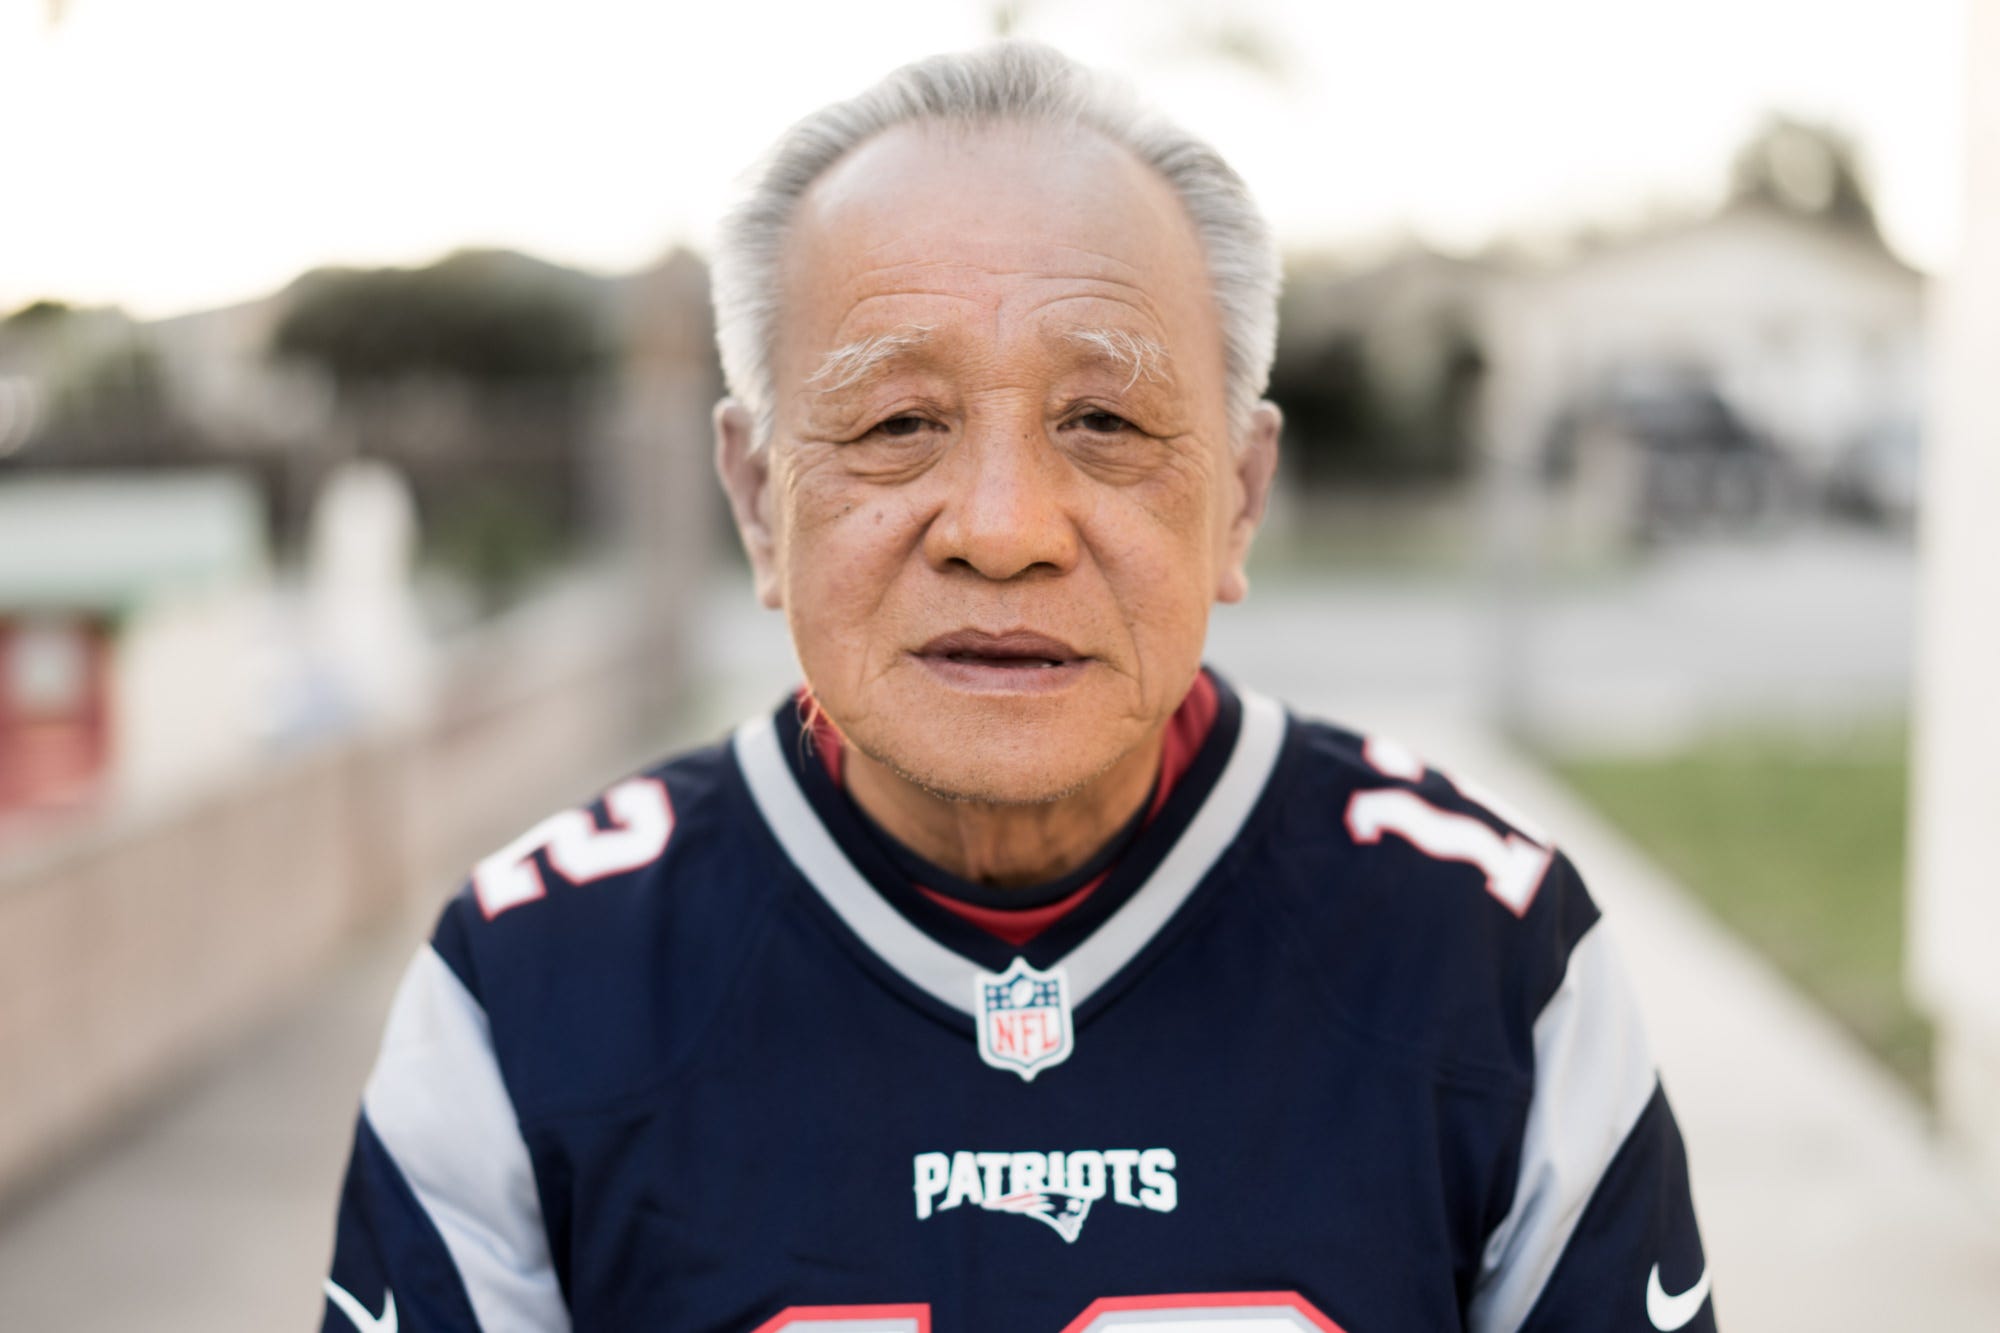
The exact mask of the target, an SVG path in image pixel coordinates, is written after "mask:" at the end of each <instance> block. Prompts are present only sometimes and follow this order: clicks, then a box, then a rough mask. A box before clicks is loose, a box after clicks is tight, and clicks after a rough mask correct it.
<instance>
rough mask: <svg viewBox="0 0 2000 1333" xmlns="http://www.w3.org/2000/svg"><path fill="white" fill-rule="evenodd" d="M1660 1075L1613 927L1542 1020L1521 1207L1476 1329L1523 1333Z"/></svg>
mask: <svg viewBox="0 0 2000 1333" xmlns="http://www.w3.org/2000/svg"><path fill="white" fill-rule="evenodd" d="M1658 1082H1659V1076H1658V1074H1657V1073H1656V1072H1655V1070H1654V1067H1653V1059H1652V1056H1651V1054H1650V1053H1649V1052H1648V1050H1647V1047H1646V1037H1645V1031H1644V1028H1643V1026H1642V1025H1641V1023H1640V1021H1639V1009H1638V1003H1637V1001H1636V999H1635V998H1634V996H1633V994H1632V990H1631V986H1630V984H1629V983H1628V982H1627V981H1626V978H1625V971H1624V967H1623V965H1622V964H1621V963H1620V962H1619V961H1618V954H1617V951H1616V950H1615V949H1614V948H1613V947H1612V944H1611V938H1610V935H1609V933H1608V932H1607V931H1606V930H1605V929H1604V928H1603V925H1602V923H1599V924H1598V925H1595V926H1592V927H1591V928H1590V929H1589V930H1588V931H1586V932H1585V933H1584V936H1583V938H1582V939H1581V940H1579V941H1578V942H1577V945H1576V947H1575V948H1574V949H1572V950H1571V951H1570V956H1569V966H1568V969H1567V970H1566V972H1565V973H1564V975H1563V980H1562V985H1561V986H1559V987H1557V988H1556V993H1555V994H1554V995H1553V996H1551V997H1550V999H1549V1002H1548V1004H1547V1005H1545V1006H1544V1007H1543V1009H1542V1012H1541V1014H1540V1016H1539V1017H1537V1018H1536V1020H1535V1092H1534V1101H1533V1103H1532V1104H1531V1105H1530V1106H1529V1108H1528V1123H1527V1127H1526V1129H1525V1130H1524V1131H1523V1133H1522V1137H1521V1170H1520V1175H1519V1178H1518V1180H1517V1181H1516V1183H1515V1186H1514V1203H1513V1207H1511V1208H1510V1209H1509V1210H1508V1212H1507V1216H1506V1217H1504V1218H1502V1219H1501V1221H1500V1225H1499V1226H1497V1227H1495V1228H1494V1229H1493V1234H1492V1235H1491V1236H1489V1237H1488V1238H1487V1242H1486V1250H1485V1254H1484V1256H1483V1259H1482V1262H1481V1265H1480V1276H1479V1283H1478V1286H1477V1288H1476V1289H1475V1291H1474V1292H1473V1297H1472V1307H1471V1309H1470V1311H1469V1317H1468V1320H1467V1327H1468V1328H1470V1329H1471V1330H1472V1333H1514V1330H1516V1329H1518V1328H1520V1326H1521V1324H1522V1322H1523V1321H1525V1320H1526V1319H1527V1317H1528V1312H1529V1311H1530V1310H1532V1309H1533V1308H1534V1306H1535V1302H1536V1301H1537V1300H1538V1299H1540V1297H1541V1294H1542V1289H1543V1288H1544V1287H1545V1286H1547V1285H1548V1281H1549V1276H1550V1275H1551V1274H1552V1273H1553V1272H1554V1271H1555V1267H1556V1262H1557V1260H1559V1259H1560V1258H1561V1257H1562V1253H1563V1250H1564V1248H1565V1247H1566V1246H1567V1245H1568V1244H1569V1240H1570V1236H1571V1234H1572V1233H1574V1232H1575V1230H1576V1224H1577V1221H1578V1219H1579V1218H1581V1216H1582V1214H1583V1210H1584V1208H1585V1206H1586V1205H1588V1204H1589V1202H1590V1199H1591V1196H1592V1195H1593V1194H1595V1193H1596V1191H1597V1186H1598V1183H1599V1182H1600V1181H1601V1180H1602V1179H1603V1178H1604V1173H1605V1171H1606V1170H1608V1169H1609V1168H1610V1166H1611V1162H1612V1159H1613V1158H1615V1157H1616V1156H1617V1155H1618V1150H1619V1149H1620V1148H1621V1147H1623V1146H1624V1143H1625V1140H1626V1139H1627V1138H1628V1137H1629V1136H1630V1135H1631V1132H1632V1128H1633V1126H1634V1125H1635V1124H1637V1123H1638V1120H1639V1117H1640V1116H1641V1115H1642V1114H1643V1113H1644V1112H1645V1109H1646V1106H1647V1103H1649V1102H1650V1101H1652V1098H1653V1090H1654V1088H1655V1087H1656V1086H1657V1085H1658Z"/></svg>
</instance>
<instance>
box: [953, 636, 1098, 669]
mask: <svg viewBox="0 0 2000 1333" xmlns="http://www.w3.org/2000/svg"><path fill="white" fill-rule="evenodd" d="M917 655H918V656H919V657H926V658H931V659H933V660H942V661H947V662H959V663H963V664H965V665H967V666H984V667H1002V668H1008V667H1011V668H1016V669H1027V668H1036V669H1043V670H1046V669H1048V668H1051V667H1061V666H1068V665H1070V664H1072V663H1076V662H1082V661H1085V660H1086V658H1085V657H1084V655H1083V654H1082V653H1079V652H1078V651H1077V650H1076V649H1074V648H1072V647H1070V646H1069V645H1068V644H1066V643H1064V642H1063V641H1062V640H1061V639H1057V638H1052V637H1051V636H1049V635H1047V634H1038V633H1036V632H1035V631H1033V630H1008V631H1007V632H1006V633H1004V634H989V633H987V632H986V631H984V630H976V629H961V630H953V631H952V632H951V633H949V634H940V635H938V636H937V637H936V638H934V639H932V640H931V641H930V642H929V643H926V644H925V645H924V646H923V647H921V648H919V649H918V650H917Z"/></svg>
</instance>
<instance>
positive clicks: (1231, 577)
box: [1215, 399, 1285, 602]
mask: <svg viewBox="0 0 2000 1333" xmlns="http://www.w3.org/2000/svg"><path fill="white" fill-rule="evenodd" d="M1284 422H1285V417H1284V413H1282V412H1280V411H1279V410H1278V405H1277V404H1276V403H1274V402H1271V401H1270V400H1269V399H1265V400H1264V401H1262V402H1260V403H1258V404H1257V406H1255V407H1253V408H1251V409H1250V424H1249V426H1248V428H1247V429H1246V430H1245V431H1244V435H1243V438H1242V439H1241V440H1239V441H1238V442H1237V444H1236V446H1235V449H1234V451H1233V453H1232V454H1231V456H1230V463H1231V465H1232V467H1233V469H1234V472H1235V480H1236V498H1237V500H1238V504H1237V507H1236V510H1235V512H1234V513H1232V514H1231V515H1230V516H1229V530H1228V532H1227V533H1226V534H1225V535H1224V537H1223V553H1222V568H1221V571H1220V573H1219V574H1218V576H1217V578H1216V582H1215V600H1216V601H1218V602H1240V601H1242V600H1243V599H1244V598H1245V597H1247V596H1249V595H1250V576H1249V575H1248V574H1246V573H1245V572H1244V566H1245V564H1246V563H1247V562H1248V561H1249V559H1250V541H1251V539H1252V538H1254V537H1255V536H1256V535H1257V525H1258V524H1259V523H1261V522H1263V521H1264V506H1265V505H1266V504H1268V503H1269V502H1270V499H1271V479H1272V478H1273V477H1275V476H1276V475H1277V472H1278V432H1279V430H1280V429H1281V428H1282V427H1283V425H1284Z"/></svg>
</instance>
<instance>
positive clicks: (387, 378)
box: [268, 250, 617, 609]
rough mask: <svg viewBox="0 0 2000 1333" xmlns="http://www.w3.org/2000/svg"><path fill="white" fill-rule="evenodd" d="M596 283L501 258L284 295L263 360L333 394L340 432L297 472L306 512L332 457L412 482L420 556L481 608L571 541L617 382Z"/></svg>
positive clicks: (296, 501)
mask: <svg viewBox="0 0 2000 1333" xmlns="http://www.w3.org/2000/svg"><path fill="white" fill-rule="evenodd" d="M609 299H610V298H609V293H608V289H607V285H606V284H605V283H603V282H601V281H600V280H598V279H594V278H591V277H589V276H587V275H585V274H582V273H577V272H575V271H572V270H569V269H564V268H560V267H558V266H556V265H553V264H547V263H543V262H542V261H539V260H535V259H531V258H529V257H528V256H525V255H520V254H515V253H512V252H509V251H500V250H462V251H459V252H457V253H454V254H452V255H450V256H447V257H446V258H445V259H442V260H440V261H439V262H437V263H435V264H433V265H431V266H429V267H427V268H419V269H396V268H389V269H370V270H359V269H319V270H315V271H313V272H311V273H308V274H306V275H304V276H303V277H301V278H299V279H298V280H297V281H296V282H294V283H293V284H292V285H291V287H290V288H288V289H287V290H286V293H285V297H284V301H285V305H284V310H283V313H282V314H281V315H280V317H279V319H278V321H277V323H276V325H275V326H274V328H273V330H272V333H271V337H270V343H269V348H268V350H269V354H270V355H271V356H272V357H273V358H274V359H276V360H280V361H291V362H294V363H303V364H306V365H309V366H313V367H315V368H317V369H318V370H319V371H321V372H322V373H324V374H325V375H326V376H327V377H328V378H329V379H330V380H331V381H332V383H333V385H334V388H335V392H336V398H337V402H338V404H339V418H340V423H341V429H340V431H339V432H338V433H337V435H336V436H335V437H334V438H332V439H329V440H328V441H327V442H326V447H324V448H322V449H320V450H318V451H316V452H312V453H302V454H299V455H297V456H295V457H294V459H293V460H292V467H293V477H292V481H291V484H290V487H289V491H290V498H289V500H288V504H289V505H290V506H291V508H292V509H294V510H297V511H299V512H304V508H305V506H307V505H308V504H309V503H310V498H311V496H312V495H313V494H314V493H315V492H316V491H317V489H318V487H319V485H320V483H321V480H322V478H323V477H324V476H325V475H326V474H327V472H328V470H329V469H330V468H331V467H332V466H334V465H335V464H336V463H337V462H338V461H339V455H340V454H341V453H343V452H355V453H360V454H362V455H365V456H368V457H373V458H380V459H383V460H385V461H387V462H390V463H392V464H394V465H395V466H397V467H398V468H399V469H400V470H401V471H402V472H403V473H404V474H405V475H406V476H407V477H408V478H409V480H410V483H411V486H412V488H413V490H414V493H415V495H416V500H417V506H418V511H419V513H420V515H421V516H422V522H423V532H424V548H425V555H426V558H427V559H429V560H430V561H431V562H432V563H434V564H435V565H437V566H439V567H442V568H444V569H447V570H450V571H451V572H453V573H455V574H457V575H459V576H460V577H462V578H463V579H464V580H465V581H466V582H467V583H468V584H469V585H470V587H471V589H472V591H473V592H474V593H475V594H476V595H477V596H478V598H479V600H480V602H481V603H482V604H483V605H484V606H486V607H487V608H489V609H495V608H497V607H498V606H500V605H502V604H504V603H505V602H506V601H507V600H509V599H510V598H511V597H512V596H514V595H515V594H517V593H518V592H519V591H520V590H521V589H523V588H525V587H526V586H527V585H528V583H529V582H530V576H531V575H532V574H533V573H534V572H535V571H536V570H537V569H539V568H542V567H545V566H547V565H550V564H553V563H554V562H556V561H557V560H559V559H560V558H562V556H563V555H564V554H565V552H566V549H567V548H568V547H569V546H570V545H571V544H572V543H573V541H575V540H576V539H578V538H580V537H581V536H582V535H583V533H584V529H585V525H586V523H587V521H588V519H589V514H588V512H587V510H588V504H587V501H586V497H587V495H588V494H589V492H590V483H589V472H590V469H591V467H592V464H593V459H592V457H591V439H592V437H593V435H594V433H595V432H596V430H597V425H596V421H595V416H594V414H595V413H596V411H597V410H598V405H599V398H600V393H599V390H600V389H601V388H602V387H603V385H604V383H605V381H606V380H607V379H608V376H609V373H610V372H611V371H612V370H614V369H615V360H616V352H617V349H616V347H615V345H614V344H615V339H614V338H613V336H612V335H611V333H610V331H609V320H608V317H607V304H608V301H609Z"/></svg>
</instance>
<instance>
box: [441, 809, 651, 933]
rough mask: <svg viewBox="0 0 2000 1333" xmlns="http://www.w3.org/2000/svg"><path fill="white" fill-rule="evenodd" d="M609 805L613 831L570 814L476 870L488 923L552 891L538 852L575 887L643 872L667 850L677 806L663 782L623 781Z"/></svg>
mask: <svg viewBox="0 0 2000 1333" xmlns="http://www.w3.org/2000/svg"><path fill="white" fill-rule="evenodd" d="M604 806H605V809H606V811H608V812H609V814H610V816H611V826H610V827H609V828H599V827H598V826H597V821H596V820H594V819H592V818H591V817H590V812H589V811H587V810H564V811H562V812H561V813H559V814H553V815H550V816H549V817H548V818H547V819H544V820H543V821H542V822H541V823H539V824H537V825H535V826H534V827H533V828H531V829H529V830H528V831H527V832H526V833H523V834H522V835H521V836H520V837H518V838H516V839H514V841H512V842H510V843H508V844H507V845H506V846H505V847H502V848H501V849H500V850H499V851H497V852H495V853H493V855H491V856H489V857H487V858H486V859H485V860H483V861H481V862H480V863H479V864H478V865H477V866H475V867H473V871H472V888H473V892H474V893H475V894H476V895H477V896H478V898H479V910H480V911H481V912H483V913H485V915H486V919H487V920H488V921H491V920H492V919H493V918H494V917H496V916H499V915H500V914H501V913H502V912H504V911H506V910H507V909H508V908H510V907H519V906H520V905H521V904H522V903H531V902H533V901H535V900H536V899H537V898H540V897H542V896H543V895H544V894H546V893H547V892H548V889H547V887H546V886H545V885H544V884H543V883H542V872H541V870H540V868H539V867H537V866H536V864H535V853H536V852H538V851H541V850H543V849H546V850H547V852H548V857H549V865H550V866H551V867H552V868H553V869H554V870H555V872H556V873H557V874H559V875H561V876H562V877H563V878H564V879H566V880H568V881H569V882H570V883H572V884H588V883H590V882H591V881H592V880H598V879H603V878H604V877H605V876H606V875H615V874H618V873H620V872H621V871H626V870H637V869H638V868H639V867H640V866H643V865H645V864H646V863H648V862H649V861H653V860H656V859H658V857H659V855H660V853H662V852H664V851H665V850H666V849H667V839H668V838H669V837H671V836H672V835H673V831H674V807H673V803H672V802H671V801H670V800H668V799H667V789H666V786H665V784H663V783H662V782H661V781H660V780H659V779H658V778H630V779H628V780H626V781H624V782H621V783H619V784H618V785H617V786H615V787H613V788H612V789H611V790H610V791H608V792H606V793H605V794H604Z"/></svg>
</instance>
